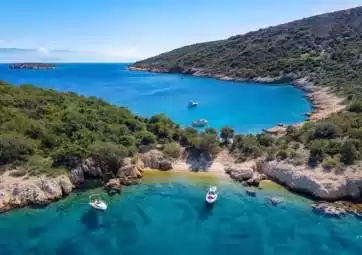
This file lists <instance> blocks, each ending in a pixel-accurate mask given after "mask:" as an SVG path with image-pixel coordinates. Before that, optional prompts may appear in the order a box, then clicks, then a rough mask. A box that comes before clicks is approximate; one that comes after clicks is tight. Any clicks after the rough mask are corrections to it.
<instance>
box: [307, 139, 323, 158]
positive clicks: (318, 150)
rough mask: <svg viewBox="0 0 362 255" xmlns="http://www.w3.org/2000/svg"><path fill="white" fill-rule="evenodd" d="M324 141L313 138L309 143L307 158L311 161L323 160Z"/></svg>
mask: <svg viewBox="0 0 362 255" xmlns="http://www.w3.org/2000/svg"><path fill="white" fill-rule="evenodd" d="M325 148H326V142H325V141H323V140H314V141H312V142H311V143H310V145H309V150H310V152H309V159H310V161H311V162H319V161H322V160H323V157H324V150H325Z"/></svg>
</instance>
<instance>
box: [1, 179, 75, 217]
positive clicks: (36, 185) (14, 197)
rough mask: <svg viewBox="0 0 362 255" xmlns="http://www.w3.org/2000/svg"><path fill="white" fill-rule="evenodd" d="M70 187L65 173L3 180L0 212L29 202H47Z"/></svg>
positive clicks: (64, 192)
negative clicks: (53, 175) (54, 175)
mask: <svg viewBox="0 0 362 255" xmlns="http://www.w3.org/2000/svg"><path fill="white" fill-rule="evenodd" d="M72 189H73V185H72V183H71V182H70V179H69V177H68V176H66V175H62V176H59V177H57V178H46V177H41V178H30V179H26V180H24V179H21V180H19V181H14V179H12V180H11V181H9V182H6V181H5V182H3V183H1V185H0V212H4V211H7V210H10V209H12V208H18V207H24V206H27V205H31V204H33V205H40V204H48V203H50V202H52V201H55V200H58V199H60V198H62V197H63V196H65V195H67V194H69V193H70V192H71V191H72Z"/></svg>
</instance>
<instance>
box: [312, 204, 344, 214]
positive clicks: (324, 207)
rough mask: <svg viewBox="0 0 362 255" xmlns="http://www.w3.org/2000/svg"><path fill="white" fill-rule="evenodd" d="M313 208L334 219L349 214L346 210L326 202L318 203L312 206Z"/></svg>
mask: <svg viewBox="0 0 362 255" xmlns="http://www.w3.org/2000/svg"><path fill="white" fill-rule="evenodd" d="M312 208H313V210H314V211H315V212H317V213H321V214H324V215H327V216H333V217H340V216H343V215H345V214H346V213H347V212H346V210H345V209H343V208H341V207H336V206H334V205H333V204H330V203H325V202H316V203H314V204H313V205H312Z"/></svg>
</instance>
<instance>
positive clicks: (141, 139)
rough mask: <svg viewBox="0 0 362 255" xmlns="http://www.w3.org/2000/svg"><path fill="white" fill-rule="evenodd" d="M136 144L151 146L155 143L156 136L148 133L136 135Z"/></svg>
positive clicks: (143, 132)
mask: <svg viewBox="0 0 362 255" xmlns="http://www.w3.org/2000/svg"><path fill="white" fill-rule="evenodd" d="M137 139H138V144H139V145H146V146H148V145H151V144H154V143H156V136H155V135H154V134H152V133H151V132H148V131H142V132H140V133H138V134H137Z"/></svg>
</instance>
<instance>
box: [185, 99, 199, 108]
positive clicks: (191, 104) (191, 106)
mask: <svg viewBox="0 0 362 255" xmlns="http://www.w3.org/2000/svg"><path fill="white" fill-rule="evenodd" d="M198 105H199V103H198V102H195V101H190V102H189V104H188V106H187V107H188V108H194V107H197V106H198Z"/></svg>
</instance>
